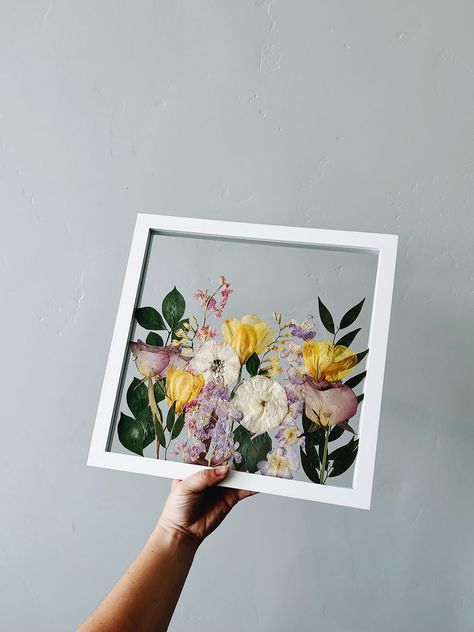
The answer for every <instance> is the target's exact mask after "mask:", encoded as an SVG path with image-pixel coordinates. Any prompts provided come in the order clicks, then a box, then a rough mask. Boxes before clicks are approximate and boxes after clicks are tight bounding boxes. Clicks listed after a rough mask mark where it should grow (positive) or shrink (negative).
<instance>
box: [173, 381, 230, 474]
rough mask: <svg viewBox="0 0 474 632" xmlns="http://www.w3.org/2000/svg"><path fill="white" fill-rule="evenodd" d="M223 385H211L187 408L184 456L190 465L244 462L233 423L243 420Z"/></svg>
mask: <svg viewBox="0 0 474 632" xmlns="http://www.w3.org/2000/svg"><path fill="white" fill-rule="evenodd" d="M229 397H230V394H229V390H228V389H227V388H226V387H224V386H223V385H222V384H217V383H216V382H212V381H211V382H208V383H207V384H206V385H205V386H204V387H203V388H202V390H201V392H200V393H199V395H198V396H197V397H196V398H195V399H194V400H192V401H190V402H188V404H187V405H186V416H185V429H186V433H187V435H188V438H187V441H186V442H185V443H184V445H183V446H182V447H181V448H180V454H182V456H183V458H184V459H185V460H186V461H187V462H193V463H197V462H199V463H203V464H209V465H217V464H220V463H227V464H229V465H231V464H232V463H233V461H234V460H235V461H236V462H240V460H241V456H240V454H239V453H238V451H237V448H238V444H236V443H235V440H234V433H233V430H232V424H233V422H234V421H236V420H239V419H240V418H241V413H240V411H238V410H237V409H236V408H235V406H234V405H233V404H232V402H231V401H230V399H229Z"/></svg>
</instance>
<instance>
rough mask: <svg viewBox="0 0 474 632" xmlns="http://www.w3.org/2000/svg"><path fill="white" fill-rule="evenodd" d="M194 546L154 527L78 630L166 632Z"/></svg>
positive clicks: (187, 539) (194, 549) (186, 538)
mask: <svg viewBox="0 0 474 632" xmlns="http://www.w3.org/2000/svg"><path fill="white" fill-rule="evenodd" d="M197 546H198V545H197V541H194V540H193V539H191V538H189V537H187V536H185V537H183V536H182V535H180V534H175V533H170V532H168V531H165V530H164V529H162V528H161V527H160V526H157V527H156V529H155V530H154V531H153V533H152V535H151V536H150V538H149V540H148V542H147V543H146V545H145V546H144V548H143V550H142V551H141V553H140V554H139V556H138V557H137V559H136V560H135V561H134V562H133V563H132V564H131V565H130V567H129V569H128V570H127V572H126V573H125V574H124V575H123V577H122V578H121V579H120V581H119V582H118V583H117V585H116V586H115V587H114V589H113V590H112V592H111V593H110V594H109V595H108V596H107V597H106V598H105V599H104V601H103V602H102V603H101V605H100V606H99V607H98V608H97V610H96V611H95V612H94V613H93V614H92V615H91V616H90V618H89V619H88V620H87V621H86V622H85V623H84V624H83V625H82V626H81V628H80V629H79V632H96V630H100V631H101V632H165V631H166V630H167V628H168V624H169V622H170V620H171V617H172V615H173V612H174V609H175V607H176V603H177V601H178V599H179V596H180V594H181V590H182V588H183V585H184V582H185V580H186V577H187V575H188V572H189V569H190V567H191V564H192V561H193V559H194V555H195V553H196V550H197Z"/></svg>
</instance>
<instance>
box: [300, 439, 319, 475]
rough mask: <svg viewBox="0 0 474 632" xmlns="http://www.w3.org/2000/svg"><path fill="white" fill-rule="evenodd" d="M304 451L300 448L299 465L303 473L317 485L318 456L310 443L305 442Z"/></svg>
mask: <svg viewBox="0 0 474 632" xmlns="http://www.w3.org/2000/svg"><path fill="white" fill-rule="evenodd" d="M305 449H306V451H303V449H302V448H300V457H301V465H302V466H303V470H304V473H305V474H306V476H307V477H308V478H309V480H310V481H313V483H319V469H318V468H319V467H320V462H319V456H318V452H317V450H316V447H315V445H314V443H313V442H312V441H308V440H306V443H305Z"/></svg>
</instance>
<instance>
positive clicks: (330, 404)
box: [303, 378, 358, 428]
mask: <svg viewBox="0 0 474 632" xmlns="http://www.w3.org/2000/svg"><path fill="white" fill-rule="evenodd" d="M303 394H304V401H305V414H306V416H307V417H308V418H309V419H311V421H314V423H316V424H318V425H319V426H322V427H323V428H326V427H327V426H335V425H337V424H340V423H343V422H345V421H347V420H348V419H350V418H351V417H353V416H354V415H355V414H356V411H357V406H358V401H357V397H356V395H355V393H354V391H353V390H352V389H351V388H349V387H348V386H346V385H345V384H342V382H328V381H326V380H313V379H311V378H308V379H307V381H306V382H305V383H304V384H303Z"/></svg>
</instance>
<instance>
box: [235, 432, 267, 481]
mask: <svg viewBox="0 0 474 632" xmlns="http://www.w3.org/2000/svg"><path fill="white" fill-rule="evenodd" d="M271 449H272V440H271V439H270V437H269V435H268V433H266V432H264V433H262V434H259V435H257V436H256V437H254V438H253V439H252V440H251V441H250V442H249V443H248V444H247V446H246V450H245V462H246V465H247V469H248V471H249V472H256V471H257V464H258V463H259V461H265V460H266V458H267V454H268V453H269V452H270V451H271ZM242 456H243V455H242Z"/></svg>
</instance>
